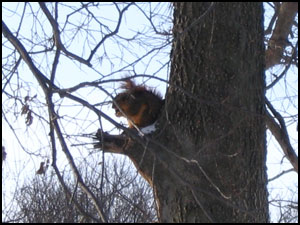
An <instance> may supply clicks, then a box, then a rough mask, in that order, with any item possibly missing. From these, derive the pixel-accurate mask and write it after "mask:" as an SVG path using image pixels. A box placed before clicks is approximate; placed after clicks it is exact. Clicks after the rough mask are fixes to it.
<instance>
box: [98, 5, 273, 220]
mask: <svg viewBox="0 0 300 225" xmlns="http://www.w3.org/2000/svg"><path fill="white" fill-rule="evenodd" d="M173 33H174V40H173V46H172V54H171V57H172V67H171V75H170V86H169V89H168V91H167V95H166V103H165V109H164V112H163V115H162V118H160V120H159V126H160V127H159V130H158V131H157V132H155V133H154V134H152V135H147V136H145V137H143V138H142V137H138V136H136V135H132V132H131V134H130V136H131V138H129V141H128V140H127V141H123V142H122V141H121V142H120V141H119V143H123V146H122V148H118V151H119V153H123V154H126V155H128V156H129V157H130V158H131V160H132V161H133V162H134V164H135V165H136V167H137V168H138V170H139V171H140V172H141V174H142V175H143V176H144V177H145V178H146V179H147V180H148V181H149V183H150V184H151V185H152V186H153V188H154V191H155V196H156V200H157V205H158V211H159V219H160V221H161V222H228V223H231V222H268V219H269V217H268V201H267V177H266V166H265V163H266V143H265V140H266V137H265V123H264V120H263V117H264V113H265V108H264V87H265V83H264V44H263V38H264V36H263V7H262V3H214V4H211V3H174V28H173ZM118 138H119V139H123V138H124V136H122V135H121V136H118ZM99 139H100V138H99ZM102 140H103V139H102ZM110 141H111V140H110ZM116 142H117V141H116ZM108 148H109V147H108ZM115 152H116V151H115Z"/></svg>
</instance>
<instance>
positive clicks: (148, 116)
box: [112, 78, 164, 128]
mask: <svg viewBox="0 0 300 225" xmlns="http://www.w3.org/2000/svg"><path fill="white" fill-rule="evenodd" d="M121 88H122V89H125V91H123V92H121V93H120V94H118V95H117V96H116V97H115V98H114V99H113V105H112V108H113V109H115V111H116V112H115V113H116V116H117V117H122V116H123V117H126V118H127V120H128V126H129V128H133V127H134V125H135V126H137V127H138V128H142V127H146V126H149V125H151V124H153V123H154V122H155V121H156V120H157V118H158V116H159V113H160V110H161V108H162V106H163V104H164V100H163V99H162V97H161V96H160V95H159V93H157V92H156V91H154V90H152V89H151V88H148V87H146V86H144V85H136V84H135V82H134V81H132V80H130V79H129V78H128V79H126V80H125V81H124V82H123V84H122V85H121ZM133 124H134V125H133Z"/></svg>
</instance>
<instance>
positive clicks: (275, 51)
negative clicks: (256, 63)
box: [265, 2, 298, 69]
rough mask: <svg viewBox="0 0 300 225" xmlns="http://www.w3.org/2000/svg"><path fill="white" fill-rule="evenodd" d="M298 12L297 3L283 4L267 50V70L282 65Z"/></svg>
mask: <svg viewBox="0 0 300 225" xmlns="http://www.w3.org/2000/svg"><path fill="white" fill-rule="evenodd" d="M297 12H298V3H297V2H283V3H282V4H281V6H280V9H279V14H278V19H277V22H276V25H275V28H274V31H273V34H272V36H271V38H270V40H269V42H268V49H267V50H266V54H265V55H266V56H265V57H266V69H268V68H270V67H272V66H275V65H276V64H278V63H280V60H281V59H282V56H283V52H284V50H285V47H286V46H287V45H288V35H289V33H290V32H291V28H292V25H293V22H294V19H295V16H296V14H297Z"/></svg>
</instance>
